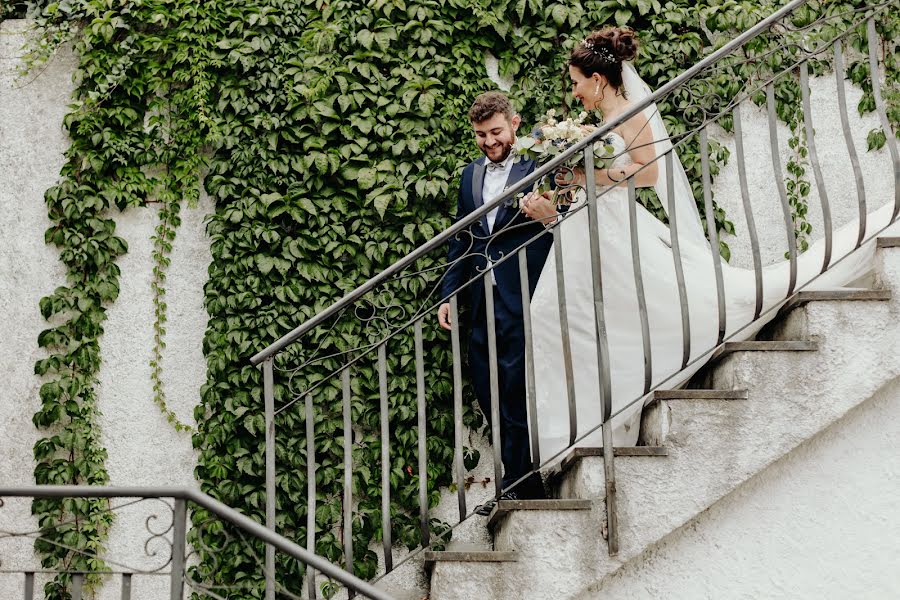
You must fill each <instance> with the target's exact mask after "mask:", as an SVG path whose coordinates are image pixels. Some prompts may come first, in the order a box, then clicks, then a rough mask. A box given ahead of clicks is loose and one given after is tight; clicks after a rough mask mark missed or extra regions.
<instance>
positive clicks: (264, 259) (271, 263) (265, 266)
mask: <svg viewBox="0 0 900 600" xmlns="http://www.w3.org/2000/svg"><path fill="white" fill-rule="evenodd" d="M256 266H257V268H259V272H260V273H262V274H263V275H268V274H269V271H271V270H272V269H273V268H274V267H275V260H274V259H273V258H272V257H271V256H263V255H261V254H258V255H257V256H256Z"/></svg>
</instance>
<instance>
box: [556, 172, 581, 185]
mask: <svg viewBox="0 0 900 600" xmlns="http://www.w3.org/2000/svg"><path fill="white" fill-rule="evenodd" d="M553 180H554V181H555V182H556V185H557V186H560V187H570V186H578V187H584V182H585V177H584V169H581V168H579V167H575V168H574V169H567V170H565V171H561V172H558V173H556V175H555V176H554V178H553Z"/></svg>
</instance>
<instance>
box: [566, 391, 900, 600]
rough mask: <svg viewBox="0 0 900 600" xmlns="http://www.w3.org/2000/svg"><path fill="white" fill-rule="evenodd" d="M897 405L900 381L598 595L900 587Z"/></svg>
mask: <svg viewBox="0 0 900 600" xmlns="http://www.w3.org/2000/svg"><path fill="white" fill-rule="evenodd" d="M897 415H900V380H894V381H893V382H892V383H891V384H889V385H887V386H885V387H884V388H882V389H881V390H879V391H878V392H877V393H876V394H875V396H874V397H873V398H872V399H871V400H869V401H868V402H866V403H864V404H862V405H861V406H859V407H857V408H855V409H853V410H852V411H850V412H849V413H848V414H847V416H846V417H845V418H844V419H843V420H842V421H840V422H838V423H836V424H835V425H833V426H832V427H830V428H828V429H826V430H825V431H823V432H822V433H820V434H819V435H817V436H816V437H814V438H812V439H811V440H810V441H808V442H806V443H805V444H803V445H802V446H801V447H800V448H798V449H797V450H796V451H794V452H793V453H791V454H789V455H788V456H787V457H785V458H783V459H782V460H780V461H779V462H777V463H775V464H774V465H772V466H771V467H769V468H768V469H767V470H765V471H764V472H762V473H761V474H760V475H759V476H757V477H755V478H754V479H752V480H750V481H749V482H747V483H746V484H745V485H744V486H742V487H741V488H740V489H739V490H737V491H736V492H735V493H733V494H731V495H730V496H728V497H727V498H725V499H724V500H722V501H721V502H719V503H717V504H715V505H713V507H712V508H710V509H709V510H707V511H706V512H704V513H702V514H701V515H700V516H699V517H698V518H697V519H695V520H694V521H692V522H691V523H690V524H688V525H687V526H685V527H683V528H682V529H679V530H678V531H675V532H673V533H672V534H671V535H669V536H668V537H667V538H666V539H665V540H664V541H663V542H661V543H660V544H659V545H657V546H655V547H654V548H653V549H652V550H650V551H648V552H646V553H644V555H642V556H640V557H639V558H637V559H635V560H633V561H631V562H630V563H629V564H627V565H626V566H625V567H624V568H623V569H621V570H620V571H619V572H617V573H616V574H615V575H613V576H611V578H610V579H609V580H607V581H606V582H605V583H604V585H602V586H601V587H600V588H599V589H598V590H596V591H593V592H592V593H591V595H590V597H591V598H594V597H596V598H629V599H630V600H642V599H647V600H650V599H653V600H658V599H661V598H691V599H701V598H710V599H713V598H714V599H716V600H720V599H721V600H724V599H731V598H735V599H737V598H786V599H787V598H790V599H792V600H805V599H809V600H826V599H832V598H833V599H839V598H840V599H843V598H857V599H859V600H864V599H871V600H882V599H887V598H900V501H898V495H900V455H898V453H897V452H896V448H897V439H898V437H900V419H898V418H896V416H897ZM583 598H584V600H587V598H588V596H584V597H583Z"/></svg>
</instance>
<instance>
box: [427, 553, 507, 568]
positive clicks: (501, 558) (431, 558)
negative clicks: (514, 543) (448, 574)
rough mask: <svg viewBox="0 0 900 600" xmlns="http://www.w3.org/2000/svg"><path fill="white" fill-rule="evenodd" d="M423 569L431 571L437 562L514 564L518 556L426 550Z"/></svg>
mask: <svg viewBox="0 0 900 600" xmlns="http://www.w3.org/2000/svg"><path fill="white" fill-rule="evenodd" d="M424 559H425V568H426V569H431V568H432V567H433V566H434V564H435V563H437V562H480V563H492V562H493V563H498V562H515V561H517V560H518V559H519V558H518V555H517V554H516V552H515V551H499V550H442V551H436V550H426V551H425V554H424Z"/></svg>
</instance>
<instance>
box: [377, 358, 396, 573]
mask: <svg viewBox="0 0 900 600" xmlns="http://www.w3.org/2000/svg"><path fill="white" fill-rule="evenodd" d="M378 390H379V393H380V396H381V531H382V536H381V539H382V545H383V548H384V568H385V570H386V571H387V572H391V571H392V570H393V569H394V557H393V556H392V555H391V546H392V545H393V544H392V543H391V460H390V427H389V422H388V389H387V344H386V343H383V344H381V345H380V346H378Z"/></svg>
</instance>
